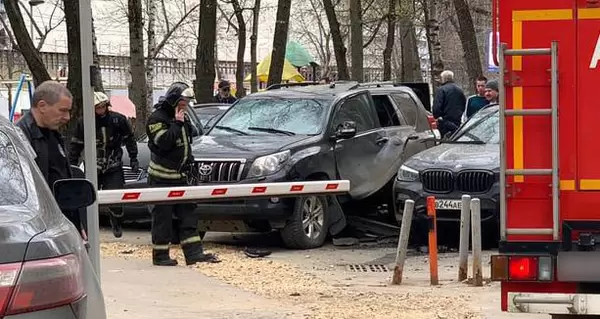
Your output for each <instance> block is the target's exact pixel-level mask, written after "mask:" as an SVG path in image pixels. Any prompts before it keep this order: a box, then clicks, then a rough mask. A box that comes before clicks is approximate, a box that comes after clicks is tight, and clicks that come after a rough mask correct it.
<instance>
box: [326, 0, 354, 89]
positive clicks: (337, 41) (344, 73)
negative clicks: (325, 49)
mask: <svg viewBox="0 0 600 319" xmlns="http://www.w3.org/2000/svg"><path fill="white" fill-rule="evenodd" d="M323 8H324V9H325V14H326V15H327V21H328V22H329V30H330V32H331V40H332V41H333V51H334V53H335V64H336V68H337V78H338V80H350V72H349V71H348V60H347V59H346V53H347V50H346V46H344V39H342V32H341V31H340V23H339V22H338V19H337V16H336V14H335V8H334V6H333V2H332V0H323Z"/></svg>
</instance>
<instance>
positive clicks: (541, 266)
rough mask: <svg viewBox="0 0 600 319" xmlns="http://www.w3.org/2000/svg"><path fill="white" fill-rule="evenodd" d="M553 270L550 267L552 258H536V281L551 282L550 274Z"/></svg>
mask: <svg viewBox="0 0 600 319" xmlns="http://www.w3.org/2000/svg"><path fill="white" fill-rule="evenodd" d="M553 271H554V268H553V267H552V258H550V257H548V256H544V257H539V258H538V280H539V281H552V273H553Z"/></svg>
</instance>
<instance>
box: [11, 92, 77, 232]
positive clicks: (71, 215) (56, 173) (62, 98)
mask: <svg viewBox="0 0 600 319" xmlns="http://www.w3.org/2000/svg"><path fill="white" fill-rule="evenodd" d="M72 104H73V95H72V94H71V92H70V91H69V90H68V89H67V88H66V87H65V86H64V85H62V84H60V83H58V82H55V81H45V82H43V83H41V84H40V85H38V86H37V87H36V88H35V92H34V93H33V99H32V101H31V111H30V112H27V114H25V115H24V116H23V117H22V118H21V119H20V120H19V121H18V122H17V124H16V126H17V127H18V128H20V129H21V131H22V132H23V134H24V135H25V137H26V138H27V140H28V141H29V143H30V144H31V146H32V147H33V150H34V151H35V153H36V155H37V157H36V158H35V162H36V164H37V166H38V167H39V169H40V171H41V172H42V175H43V176H44V178H45V179H46V182H47V183H48V186H50V189H52V188H53V185H54V182H56V181H57V180H60V179H67V178H71V177H72V176H73V173H72V171H71V165H70V164H69V158H68V157H67V153H66V152H65V142H64V140H63V136H62V134H61V133H60V132H59V131H58V130H59V129H60V128H61V127H62V126H64V125H66V124H67V123H69V120H70V118H71V116H70V112H71V107H72ZM63 214H64V215H65V216H66V217H67V219H69V221H71V223H73V225H74V226H75V228H77V230H78V231H79V233H80V234H81V236H82V238H83V239H84V240H87V235H86V232H85V228H86V226H87V225H86V224H85V222H86V218H85V215H82V213H81V212H80V211H72V212H65V211H63ZM84 214H85V213H84Z"/></svg>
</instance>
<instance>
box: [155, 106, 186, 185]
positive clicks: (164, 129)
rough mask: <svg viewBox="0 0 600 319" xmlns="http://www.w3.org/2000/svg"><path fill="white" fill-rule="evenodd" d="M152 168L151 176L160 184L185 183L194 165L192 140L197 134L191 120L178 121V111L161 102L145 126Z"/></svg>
mask: <svg viewBox="0 0 600 319" xmlns="http://www.w3.org/2000/svg"><path fill="white" fill-rule="evenodd" d="M146 134H147V135H148V148H149V149H150V153H151V155H150V164H149V165H148V175H150V176H152V177H153V178H155V179H159V180H170V181H178V180H182V179H185V176H186V173H187V171H188V170H189V165H190V164H192V163H193V160H194V158H193V156H192V147H191V143H192V136H193V134H194V130H193V128H192V125H191V124H190V122H189V120H187V119H186V120H184V121H183V122H182V121H177V120H175V109H174V108H173V107H172V106H170V105H168V104H167V103H166V102H159V103H158V104H157V105H156V106H155V109H154V111H153V112H152V114H150V116H149V117H148V122H147V124H146Z"/></svg>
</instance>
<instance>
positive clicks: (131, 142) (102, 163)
mask: <svg viewBox="0 0 600 319" xmlns="http://www.w3.org/2000/svg"><path fill="white" fill-rule="evenodd" d="M109 107H110V100H109V99H108V96H106V94H104V93H102V92H94V108H95V111H96V152H97V154H96V155H97V165H98V189H123V187H124V184H125V176H124V174H123V149H122V146H123V144H125V146H126V148H127V152H128V153H129V158H130V165H131V170H132V171H134V172H138V171H139V162H138V160H137V155H138V148H137V143H136V141H135V138H134V135H133V129H132V127H131V123H130V122H129V120H127V118H126V117H125V116H124V115H122V114H120V113H117V112H113V111H110V110H109ZM83 125H84V123H83V118H81V119H79V121H78V122H77V125H76V126H75V132H74V133H73V137H72V139H71V147H70V152H69V161H70V162H71V165H77V164H78V162H79V157H80V156H81V152H82V151H83V147H84V145H83ZM109 217H110V225H111V228H112V232H113V235H114V236H115V237H117V238H120V237H121V236H122V235H123V228H122V226H121V222H122V218H123V207H122V206H113V207H110V208H109Z"/></svg>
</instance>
